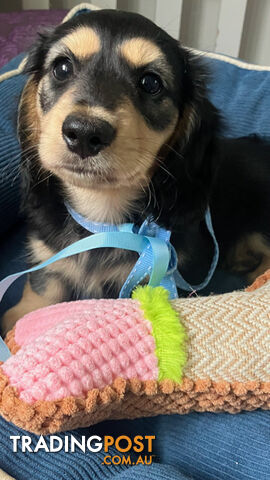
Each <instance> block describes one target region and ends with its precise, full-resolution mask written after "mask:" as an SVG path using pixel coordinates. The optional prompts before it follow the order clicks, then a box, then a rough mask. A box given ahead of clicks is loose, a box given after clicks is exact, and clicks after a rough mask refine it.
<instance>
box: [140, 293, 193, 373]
mask: <svg viewBox="0 0 270 480" xmlns="http://www.w3.org/2000/svg"><path fill="white" fill-rule="evenodd" d="M132 298H133V299H134V300H139V302H140V303H141V306H142V309H143V312H144V315H145V318H146V319H147V320H149V321H150V322H151V323H152V329H153V331H152V334H153V337H154V339H155V342H156V350H155V353H156V355H157V358H158V364H159V376H158V380H159V381H161V380H165V379H170V380H173V381H175V382H181V380H182V375H183V368H184V366H185V364H186V362H187V353H186V348H185V347H186V341H187V335H186V332H185V329H184V326H183V325H182V323H181V321H180V318H179V313H177V312H176V311H175V310H174V309H173V308H172V305H171V303H170V301H169V292H168V291H167V290H165V288H163V287H156V288H153V287H149V286H145V287H142V286H139V287H137V288H136V289H135V290H134V292H133V294H132Z"/></svg>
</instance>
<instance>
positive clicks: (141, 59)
mask: <svg viewBox="0 0 270 480" xmlns="http://www.w3.org/2000/svg"><path fill="white" fill-rule="evenodd" d="M120 52H121V55H123V57H125V59H126V60H127V61H128V62H129V63H131V64H133V65H135V66H136V67H141V66H142V65H146V64H147V63H151V62H154V61H155V60H158V59H160V58H164V55H163V53H162V51H161V50H160V48H159V47H158V46H157V45H155V44H154V43H153V42H151V41H150V40H147V39H146V38H142V37H136V38H132V39H131V40H126V41H125V42H124V43H123V44H122V45H121V46H120Z"/></svg>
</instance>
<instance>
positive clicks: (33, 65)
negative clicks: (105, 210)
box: [19, 10, 204, 189]
mask: <svg viewBox="0 0 270 480" xmlns="http://www.w3.org/2000/svg"><path fill="white" fill-rule="evenodd" d="M192 62H193V60H192V58H191V57H190V54H189V53H188V52H187V51H186V50H184V49H182V48H181V47H180V46H179V44H178V42H176V41H175V40H173V39H172V38H171V37H170V36H169V35H167V34H166V33H165V32H164V31H162V30H161V29H160V28H158V27H157V26H156V25H154V24H153V23H152V22H150V21H149V20H147V19H145V18H144V17H142V16H140V15H136V14H130V13H124V12H117V11H111V10H102V11H95V12H91V13H89V14H82V15H80V16H78V17H75V18H74V19H72V20H70V21H68V22H66V23H64V24H62V25H60V26H58V27H57V28H56V29H55V30H54V31H52V32H50V33H45V34H43V35H41V36H40V38H39V41H38V42H37V43H36V44H35V45H34V47H33V49H32V50H31V51H30V54H29V56H28V60H27V63H26V67H25V70H26V72H28V73H30V74H31V77H30V79H29V81H28V84H27V86H26V88H25V91H24V94H23V96H22V102H21V109H20V118H19V132H20V138H21V142H22V146H23V148H24V149H25V150H27V149H28V150H29V151H31V149H33V150H34V149H35V148H36V149H37V150H38V159H39V160H38V161H39V162H41V167H42V168H44V169H45V170H46V171H49V172H51V173H53V174H54V175H55V176H57V177H58V178H60V179H61V180H62V181H63V182H64V183H65V184H69V185H75V186H79V187H84V188H91V189H93V188H98V189H101V188H107V187H113V188H118V187H119V188H121V187H123V186H125V187H133V186H136V185H141V186H142V185H144V184H147V183H148V182H149V179H150V178H151V177H152V176H153V173H154V172H155V171H156V170H157V167H158V165H159V162H161V161H162V162H163V163H164V166H165V167H166V165H165V164H166V155H167V154H168V152H170V151H171V150H172V149H173V148H174V144H175V145H176V144H177V147H175V148H177V150H179V149H180V150H181V151H182V150H184V149H185V148H186V145H187V144H188V142H189V141H190V138H191V136H192V134H193V132H194V131H195V130H196V129H198V128H200V125H201V122H202V119H201V103H202V100H201V99H202V97H203V96H204V90H203V89H204V87H203V82H201V72H200V71H199V70H200V69H198V68H196V66H194V65H193V63H192ZM178 162H181V158H180V160H178Z"/></svg>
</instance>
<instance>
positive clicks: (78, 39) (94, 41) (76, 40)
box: [62, 27, 101, 58]
mask: <svg viewBox="0 0 270 480" xmlns="http://www.w3.org/2000/svg"><path fill="white" fill-rule="evenodd" d="M62 43H64V45H66V47H67V48H69V50H71V52H72V53H73V54H74V55H75V56H76V57H79V58H80V57H81V58H85V57H89V56H90V55H93V54H94V53H97V52H98V51H99V50H100V47H101V44H100V39H99V36H98V35H97V34H96V32H95V31H94V30H93V29H92V28H90V27H79V28H76V30H74V31H73V32H71V33H69V34H68V35H67V36H66V37H64V38H63V40H62Z"/></svg>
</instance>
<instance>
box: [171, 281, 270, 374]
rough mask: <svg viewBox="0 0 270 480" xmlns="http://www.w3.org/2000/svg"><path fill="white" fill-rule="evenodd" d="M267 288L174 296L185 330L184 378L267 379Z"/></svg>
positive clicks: (269, 331)
mask: <svg viewBox="0 0 270 480" xmlns="http://www.w3.org/2000/svg"><path fill="white" fill-rule="evenodd" d="M269 306H270V288H269V284H265V285H264V286H262V287H261V288H259V289H258V290H255V291H253V292H239V291H238V292H233V293H231V294H226V295H212V296H210V297H197V298H189V299H179V300H174V301H173V307H174V308H175V309H176V310H177V311H178V312H179V315H180V318H181V319H182V322H183V324H184V325H185V327H186V330H187V334H188V338H189V341H188V362H187V365H186V367H185V370H184V374H185V376H186V377H188V378H190V379H192V380H197V379H203V378H211V380H212V381H220V380H225V381H228V382H234V381H238V382H246V381H253V380H255V381H263V382H269V381H270V351H269V345H270V314H269V311H270V308H269Z"/></svg>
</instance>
